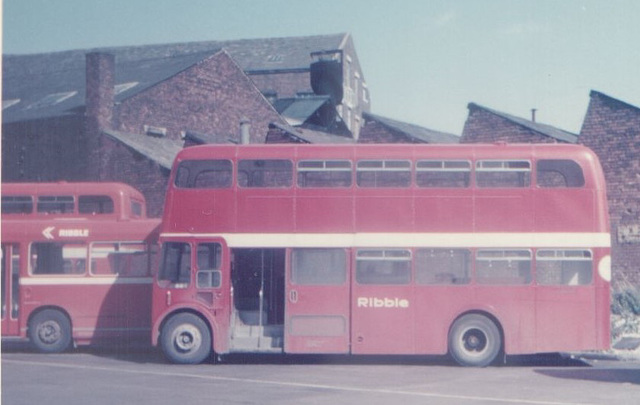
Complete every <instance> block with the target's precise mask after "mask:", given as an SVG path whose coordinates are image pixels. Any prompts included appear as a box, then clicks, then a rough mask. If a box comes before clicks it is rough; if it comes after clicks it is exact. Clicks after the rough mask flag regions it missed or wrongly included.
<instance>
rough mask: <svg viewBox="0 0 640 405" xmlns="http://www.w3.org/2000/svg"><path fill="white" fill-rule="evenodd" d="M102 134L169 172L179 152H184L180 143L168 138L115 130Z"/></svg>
mask: <svg viewBox="0 0 640 405" xmlns="http://www.w3.org/2000/svg"><path fill="white" fill-rule="evenodd" d="M102 133H103V134H104V135H107V136H110V137H111V138H113V139H115V140H117V141H119V142H121V143H123V144H124V145H126V146H128V147H129V148H131V149H133V150H134V151H136V152H138V153H140V154H141V155H143V156H145V157H147V158H149V159H150V160H152V161H154V162H156V163H157V164H159V165H160V166H161V167H164V168H165V169H168V170H171V165H172V164H173V160H174V159H175V157H176V155H177V154H178V152H180V150H182V146H181V145H180V144H179V143H177V142H176V141H173V140H171V139H167V138H156V137H151V136H148V135H137V134H128V133H125V132H119V131H113V130H103V131H102Z"/></svg>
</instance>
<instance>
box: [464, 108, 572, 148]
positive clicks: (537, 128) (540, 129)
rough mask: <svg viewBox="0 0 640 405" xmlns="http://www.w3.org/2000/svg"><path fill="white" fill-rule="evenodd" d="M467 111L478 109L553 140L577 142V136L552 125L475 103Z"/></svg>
mask: <svg viewBox="0 0 640 405" xmlns="http://www.w3.org/2000/svg"><path fill="white" fill-rule="evenodd" d="M467 108H468V109H469V110H473V109H480V110H484V111H487V112H489V113H491V114H494V115H497V116H498V117H501V118H504V119H506V120H508V121H511V122H513V123H514V124H517V125H520V126H521V127H524V128H527V129H530V130H532V131H534V132H537V133H539V134H542V135H544V136H548V137H551V138H554V139H558V140H561V141H565V142H571V143H575V142H576V141H577V140H578V137H579V135H578V134H575V133H573V132H569V131H565V130H564V129H560V128H558V127H555V126H553V125H549V124H543V123H540V122H536V121H531V120H528V119H526V118H522V117H518V116H515V115H511V114H508V113H505V112H502V111H498V110H494V109H491V108H488V107H485V106H482V105H480V104H477V103H473V102H471V103H469V104H468V105H467Z"/></svg>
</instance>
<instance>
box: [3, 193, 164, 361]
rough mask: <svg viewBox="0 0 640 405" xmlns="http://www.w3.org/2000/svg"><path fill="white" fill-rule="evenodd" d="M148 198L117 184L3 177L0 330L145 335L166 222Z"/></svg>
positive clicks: (83, 337)
mask: <svg viewBox="0 0 640 405" xmlns="http://www.w3.org/2000/svg"><path fill="white" fill-rule="evenodd" d="M145 204H146V203H145V199H144V196H143V195H142V194H141V193H140V192H138V191H137V190H135V189H133V188H132V187H130V186H127V185H124V184H118V183H28V184H27V183H20V184H17V183H15V184H12V183H5V184H2V338H3V339H5V338H14V339H26V338H29V339H30V340H31V342H32V343H33V345H34V346H35V347H36V348H37V349H38V350H40V351H42V352H49V353H51V352H60V351H63V350H65V349H66V348H68V347H69V346H70V345H71V344H72V343H73V344H74V345H79V344H89V343H98V342H109V341H113V340H114V339H123V340H127V341H131V340H132V339H140V341H141V342H145V343H146V342H148V336H149V330H150V313H151V283H152V277H151V269H152V268H153V266H154V264H153V262H154V257H157V236H158V231H159V225H160V220H159V219H149V218H147V217H146V206H145ZM154 254H155V256H154ZM156 265H157V261H156ZM142 339H144V340H142Z"/></svg>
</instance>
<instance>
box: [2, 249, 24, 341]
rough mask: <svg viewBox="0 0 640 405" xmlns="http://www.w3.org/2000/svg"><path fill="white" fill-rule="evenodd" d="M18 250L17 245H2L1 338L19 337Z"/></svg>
mask: <svg viewBox="0 0 640 405" xmlns="http://www.w3.org/2000/svg"><path fill="white" fill-rule="evenodd" d="M19 274H20V250H19V248H18V245H17V244H4V243H3V244H2V336H19V335H20V324H19V322H18V314H19V313H18V311H19V309H20V308H19V300H18V298H19Z"/></svg>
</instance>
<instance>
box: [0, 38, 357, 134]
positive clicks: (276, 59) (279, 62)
mask: <svg viewBox="0 0 640 405" xmlns="http://www.w3.org/2000/svg"><path fill="white" fill-rule="evenodd" d="M346 38H348V34H333V35H318V36H308V37H288V38H259V39H244V40H230V41H203V42H189V43H177V44H160V45H145V46H125V47H105V48H94V49H80V50H70V51H63V52H52V53H43V54H31V55H3V66H2V67H3V94H2V100H3V101H4V100H6V101H8V100H19V102H16V103H14V104H13V105H11V106H9V107H8V108H6V109H5V110H3V121H4V122H16V121H22V120H30V119H38V118H47V117H52V116H60V115H65V114H73V113H79V112H81V111H82V109H83V107H84V97H85V86H86V79H85V63H86V62H85V55H86V54H87V53H89V52H104V53H111V54H113V55H115V58H116V85H118V84H124V83H134V82H137V84H136V85H135V86H133V87H131V88H130V89H128V90H126V91H124V92H123V93H120V94H118V95H117V97H116V101H118V100H121V99H123V98H126V97H129V96H131V95H132V94H136V93H137V92H139V91H142V90H144V89H145V88H147V87H149V86H152V85H154V84H156V83H158V82H160V81H162V80H164V79H166V78H168V77H171V76H172V75H175V74H176V73H178V72H180V71H182V70H184V69H186V68H188V67H190V66H192V65H194V64H196V63H198V62H199V61H201V60H203V59H205V58H207V57H209V56H211V55H213V54H215V53H217V52H219V51H220V50H221V49H224V50H225V51H226V52H227V53H228V54H229V55H230V56H231V57H232V58H233V59H234V60H235V61H236V62H237V63H238V65H239V66H240V67H241V68H242V69H243V70H244V71H245V72H246V73H247V74H257V73H260V72H272V71H287V70H308V69H309V65H310V62H311V59H310V54H311V52H314V51H318V50H327V49H338V48H340V47H341V46H342V45H343V44H344V42H345V40H346ZM69 92H76V93H75V95H74V96H72V97H69V98H67V99H66V100H64V101H61V102H60V103H57V104H53V105H49V106H43V105H40V106H39V107H38V108H35V107H36V106H37V104H36V103H38V102H39V101H40V100H42V99H43V98H45V97H47V96H50V95H55V94H59V93H69ZM7 104H9V103H7ZM29 106H31V108H28V107H29Z"/></svg>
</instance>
